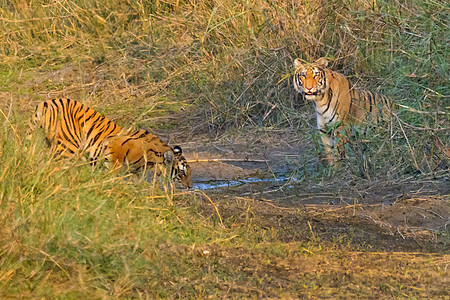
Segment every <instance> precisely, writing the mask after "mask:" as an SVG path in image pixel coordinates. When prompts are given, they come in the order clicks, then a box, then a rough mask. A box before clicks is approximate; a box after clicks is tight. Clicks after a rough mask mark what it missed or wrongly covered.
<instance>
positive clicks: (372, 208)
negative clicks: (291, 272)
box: [184, 132, 450, 252]
mask: <svg viewBox="0 0 450 300" xmlns="http://www.w3.org/2000/svg"><path fill="white" fill-rule="evenodd" d="M245 136H247V138H240V139H239V140H232V139H228V140H226V141H220V142H210V143H204V144H203V145H204V146H198V145H200V143H192V144H195V145H196V146H195V147H192V146H190V145H191V144H189V143H186V145H185V146H184V148H185V149H186V150H185V153H186V155H187V157H188V159H189V160H191V161H192V162H191V166H192V169H193V176H194V182H195V183H196V187H197V188H201V189H205V192H207V194H208V195H209V196H210V197H211V199H212V200H213V201H214V202H215V204H216V205H217V206H218V210H219V212H220V214H221V216H222V218H224V219H225V220H228V221H227V222H228V223H229V224H230V225H233V226H235V225H236V223H242V222H243V223H248V222H252V223H254V224H255V225H256V224H257V225H258V226H261V227H263V228H273V229H275V231H276V235H277V237H278V238H279V239H280V240H281V241H283V242H293V241H305V240H306V241H313V240H314V241H323V242H329V243H333V244H334V243H338V244H342V245H352V246H353V247H356V249H364V250H376V251H407V252H411V251H413V252H414V251H419V252H420V251H425V252H436V251H437V252H440V251H448V250H449V249H450V248H449V246H448V242H449V231H450V179H449V174H448V172H447V173H445V172H444V173H442V172H441V173H437V174H435V175H434V178H432V177H430V176H428V177H427V176H425V177H424V178H423V179H422V178H421V179H418V178H414V177H410V178H404V179H398V180H380V179H379V180H372V181H369V180H364V179H362V178H358V177H354V176H349V175H346V174H345V173H344V175H343V176H344V177H339V178H333V176H330V177H328V178H325V179H322V180H317V179H315V180H307V179H305V178H299V177H298V176H297V175H296V173H295V172H296V170H297V169H298V166H299V165H300V163H299V159H301V155H302V153H305V151H308V149H307V148H308V147H311V145H307V144H305V143H304V142H303V141H300V140H297V139H295V135H294V134H292V135H291V136H289V134H287V135H284V136H283V137H284V138H283V139H281V138H279V137H280V135H279V133H277V132H276V133H273V132H271V133H266V134H260V135H258V138H251V137H249V135H245ZM240 150H241V151H240ZM310 157H311V156H310ZM309 163H310V165H314V164H318V162H317V161H315V160H312V161H311V162H309ZM202 209H203V210H204V213H205V214H207V215H208V214H209V215H211V216H212V215H214V214H216V212H215V211H214V210H213V209H212V208H211V206H210V205H209V204H208V203H205V206H204V207H203V208H202Z"/></svg>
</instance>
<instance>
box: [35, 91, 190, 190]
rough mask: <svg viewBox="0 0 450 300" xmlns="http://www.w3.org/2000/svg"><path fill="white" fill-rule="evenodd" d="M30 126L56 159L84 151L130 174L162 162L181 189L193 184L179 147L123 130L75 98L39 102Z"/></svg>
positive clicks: (143, 132)
mask: <svg viewBox="0 0 450 300" xmlns="http://www.w3.org/2000/svg"><path fill="white" fill-rule="evenodd" d="M30 127H31V130H32V131H34V130H36V129H39V128H41V129H43V131H44V136H45V140H46V142H47V145H48V146H49V147H50V151H51V152H52V153H54V156H55V157H56V158H58V159H59V158H70V157H74V156H77V155H82V154H84V153H87V154H88V157H89V160H90V161H91V163H93V164H95V163H96V162H97V161H98V160H100V159H101V158H105V165H106V167H107V168H109V169H118V168H120V167H122V168H123V169H128V170H129V171H130V172H132V173H137V172H140V171H142V170H145V169H146V168H147V167H149V168H152V167H155V166H160V165H163V166H164V168H171V170H170V175H171V177H170V178H171V179H172V180H179V181H180V182H181V184H182V185H183V187H185V188H191V187H192V185H193V184H192V175H191V168H190V166H189V165H188V163H187V160H186V158H185V157H184V156H183V155H182V149H181V147H179V146H175V147H174V148H172V147H170V146H169V145H167V144H166V143H164V142H163V141H161V139H160V138H159V137H157V136H156V135H154V134H152V133H150V132H149V131H147V130H144V129H139V130H137V129H133V128H131V129H124V128H122V127H121V126H119V125H117V124H116V123H114V122H112V121H111V120H109V119H108V118H107V117H105V116H103V115H102V114H100V113H99V112H97V111H95V110H94V109H92V108H90V107H87V106H85V105H83V104H82V103H80V102H78V101H76V100H72V99H52V100H47V101H44V102H41V103H39V104H38V105H37V106H36V109H35V112H34V114H33V116H32V118H31V122H30ZM158 173H160V172H158Z"/></svg>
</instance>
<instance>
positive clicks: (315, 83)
mask: <svg viewBox="0 0 450 300" xmlns="http://www.w3.org/2000/svg"><path fill="white" fill-rule="evenodd" d="M327 65H328V60H327V59H326V58H323V57H322V58H319V59H318V60H317V61H316V62H315V63H311V64H303V63H302V62H301V61H300V59H298V58H296V59H295V60H294V67H295V73H294V88H295V90H296V91H297V92H299V93H301V94H304V95H305V99H306V100H309V101H319V100H321V99H322V98H323V95H324V94H325V93H326V92H327V90H328V88H329V83H328V82H327V69H326V67H327Z"/></svg>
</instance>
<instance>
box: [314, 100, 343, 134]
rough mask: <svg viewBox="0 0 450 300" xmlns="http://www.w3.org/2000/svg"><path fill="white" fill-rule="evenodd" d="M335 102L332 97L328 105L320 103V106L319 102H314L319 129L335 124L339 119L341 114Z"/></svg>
mask: <svg viewBox="0 0 450 300" xmlns="http://www.w3.org/2000/svg"><path fill="white" fill-rule="evenodd" d="M333 102H334V100H333V99H332V100H331V103H328V101H327V104H326V105H320V106H319V107H318V105H317V103H314V108H315V110H316V118H317V128H318V129H324V128H326V127H329V126H333V124H334V123H336V122H337V121H338V119H339V115H338V113H337V111H336V109H335V107H334V105H333ZM328 104H329V105H328Z"/></svg>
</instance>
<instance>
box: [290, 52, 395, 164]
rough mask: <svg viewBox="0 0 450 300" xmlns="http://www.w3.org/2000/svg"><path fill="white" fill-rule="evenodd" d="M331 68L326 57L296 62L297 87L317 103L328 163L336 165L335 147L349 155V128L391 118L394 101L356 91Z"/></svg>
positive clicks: (367, 92) (295, 86) (318, 118)
mask: <svg viewBox="0 0 450 300" xmlns="http://www.w3.org/2000/svg"><path fill="white" fill-rule="evenodd" d="M327 66H328V61H327V60H326V59H325V58H320V59H319V60H317V62H315V63H309V64H303V63H302V62H301V61H300V59H298V58H297V59H295V60H294V67H295V73H294V88H295V90H296V91H297V92H299V93H302V94H303V95H304V97H305V99H306V100H308V101H313V103H314V107H315V110H316V116H317V127H318V129H319V130H320V132H321V133H322V134H321V139H322V143H323V145H324V148H325V154H326V157H327V160H328V163H329V164H330V165H334V163H335V162H336V157H335V156H334V155H333V151H332V149H333V148H335V147H336V148H337V150H338V152H339V153H340V155H341V156H345V143H346V141H347V137H346V134H345V126H347V125H355V124H360V123H363V122H366V121H372V122H375V123H376V122H378V121H380V120H382V119H385V118H389V117H390V115H391V112H392V101H391V100H390V99H389V98H387V97H386V96H383V95H380V94H377V93H373V92H370V91H362V90H356V89H353V87H352V85H351V84H350V82H349V81H348V80H347V78H345V76H344V75H342V74H340V73H337V72H333V71H331V70H329V69H327Z"/></svg>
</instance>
